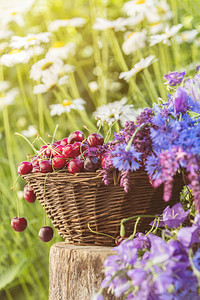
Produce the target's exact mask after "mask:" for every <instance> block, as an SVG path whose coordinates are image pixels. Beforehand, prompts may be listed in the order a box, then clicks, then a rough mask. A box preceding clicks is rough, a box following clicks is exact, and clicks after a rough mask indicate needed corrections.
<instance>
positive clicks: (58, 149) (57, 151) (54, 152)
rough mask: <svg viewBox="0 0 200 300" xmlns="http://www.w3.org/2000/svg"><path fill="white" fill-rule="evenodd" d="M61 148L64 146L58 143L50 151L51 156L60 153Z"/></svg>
mask: <svg viewBox="0 0 200 300" xmlns="http://www.w3.org/2000/svg"><path fill="white" fill-rule="evenodd" d="M63 148H64V146H62V145H58V146H57V147H55V148H54V149H53V152H52V154H53V156H57V155H60V154H62V151H63Z"/></svg>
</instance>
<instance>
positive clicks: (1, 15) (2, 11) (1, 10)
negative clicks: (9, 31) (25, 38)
mask: <svg viewBox="0 0 200 300" xmlns="http://www.w3.org/2000/svg"><path fill="white" fill-rule="evenodd" d="M34 2H35V0H29V1H26V0H16V1H12V4H11V3H10V1H7V2H6V1H2V2H1V3H0V19H1V23H2V24H3V25H8V24H10V23H11V22H15V23H16V24H17V25H18V26H24V18H23V14H25V13H27V12H28V11H29V10H30V9H31V7H32V5H33V3H34Z"/></svg>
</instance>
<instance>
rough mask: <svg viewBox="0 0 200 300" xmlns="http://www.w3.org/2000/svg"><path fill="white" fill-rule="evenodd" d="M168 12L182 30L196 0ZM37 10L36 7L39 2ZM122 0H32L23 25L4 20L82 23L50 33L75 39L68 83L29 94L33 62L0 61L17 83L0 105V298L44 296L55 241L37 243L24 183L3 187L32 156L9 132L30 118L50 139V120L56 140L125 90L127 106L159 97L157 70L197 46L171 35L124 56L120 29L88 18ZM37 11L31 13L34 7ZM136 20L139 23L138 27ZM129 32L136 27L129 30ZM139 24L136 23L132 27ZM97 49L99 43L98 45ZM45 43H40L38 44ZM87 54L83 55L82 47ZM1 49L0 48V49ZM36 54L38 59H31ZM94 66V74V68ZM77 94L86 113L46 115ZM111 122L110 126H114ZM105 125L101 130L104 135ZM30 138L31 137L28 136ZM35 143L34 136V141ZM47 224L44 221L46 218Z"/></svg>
mask: <svg viewBox="0 0 200 300" xmlns="http://www.w3.org/2000/svg"><path fill="white" fill-rule="evenodd" d="M168 3H169V4H170V5H171V7H172V9H173V11H174V15H173V20H172V21H170V23H171V25H173V24H177V23H178V22H182V23H183V24H184V25H185V28H184V29H185V30H186V29H193V28H198V26H199V25H198V23H199V12H200V4H199V1H198V0H194V1H192V0H190V1H189V0H185V1H181V0H171V1H168ZM43 4H44V5H45V9H44V10H43V11H42V10H41V9H42V5H43ZM123 4H124V1H122V0H108V1H107V4H106V1H100V0H98V1H94V0H90V1H84V0H74V1H66V0H56V1H53V0H51V1H39V0H38V1H37V2H36V3H35V5H34V8H33V9H32V10H31V11H30V12H29V13H28V14H27V16H26V17H25V24H26V26H25V27H24V28H21V27H19V26H16V25H15V24H14V23H12V24H11V25H10V26H11V28H12V29H13V30H14V34H15V35H22V36H23V35H26V34H27V33H29V32H34V31H37V32H40V31H46V30H47V25H48V22H49V20H54V19H62V18H69V19H70V18H73V17H77V16H79V17H83V18H86V20H87V23H86V25H85V26H84V27H83V28H79V29H75V28H72V27H71V28H70V27H68V28H61V29H60V30H59V31H58V32H57V33H55V35H54V36H53V37H52V39H51V43H53V42H54V41H56V40H63V41H64V42H70V41H74V42H75V43H76V45H77V51H76V55H75V56H74V57H73V56H70V57H69V59H68V60H67V63H68V64H72V65H74V66H75V68H76V71H75V72H74V73H71V74H70V75H69V84H68V85H66V86H63V87H60V88H57V89H56V90H54V91H50V92H49V93H46V94H44V95H38V96H37V95H34V94H33V93H32V89H33V85H34V82H33V81H32V80H30V79H29V70H30V67H31V64H32V63H33V61H31V62H29V63H28V64H26V65H20V66H19V67H18V68H15V67H13V68H6V67H0V80H3V79H5V80H8V81H9V82H10V83H11V86H12V87H19V89H20V95H19V96H18V97H17V98H16V100H15V102H14V104H13V105H11V106H8V107H4V109H3V110H2V111H0V133H1V134H2V139H1V140H0V174H1V182H0V199H1V200H0V201H1V202H0V203H1V207H0V208H1V222H0V231H1V235H0V236H1V237H0V239H1V255H0V274H1V276H0V298H1V299H8V300H10V299H13V300H14V299H15V300H18V299H19V300H24V299H26V300H29V299H30V300H35V299H40V300H43V299H44V300H46V299H48V255H49V249H50V246H51V245H52V244H53V243H56V242H58V241H62V238H61V237H59V236H58V235H57V232H56V230H55V237H54V238H53V240H52V241H51V242H50V243H48V244H45V243H42V242H41V241H40V240H39V238H38V231H39V229H40V227H42V226H43V225H44V217H45V212H44V210H43V209H42V207H41V205H40V204H39V202H38V201H36V203H34V204H28V203H26V201H25V200H24V199H23V197H22V198H20V197H17V196H16V195H17V192H19V191H22V190H23V187H24V185H25V182H23V180H21V179H19V180H18V181H17V184H16V186H15V191H13V190H11V187H12V186H13V184H14V181H15V180H16V178H17V166H18V164H19V163H20V162H21V161H23V160H26V155H27V154H28V153H30V154H31V155H32V154H33V150H32V149H31V147H30V146H29V145H28V144H27V143H26V142H25V141H24V140H23V139H22V138H21V137H19V136H17V135H15V132H21V131H22V130H24V129H27V127H28V125H31V124H34V125H35V126H36V128H37V129H38V132H39V133H40V135H41V137H42V138H43V139H44V140H45V141H47V142H50V141H51V138H48V137H47V136H46V133H48V134H49V135H52V134H53V132H54V129H55V127H56V124H58V131H57V134H56V138H57V139H60V138H63V137H65V136H67V135H68V134H69V132H71V131H74V130H77V129H79V130H83V131H84V132H85V133H87V131H86V130H85V129H84V128H83V125H87V127H88V128H89V129H90V130H91V131H97V128H96V124H95V120H94V118H93V117H92V112H93V111H94V110H95V109H96V107H97V106H99V105H103V104H106V103H110V102H112V101H116V100H120V99H121V98H122V97H124V96H126V97H127V98H128V102H129V104H134V106H135V107H136V108H137V107H145V106H151V105H152V103H153V102H154V101H157V98H158V97H162V98H163V99H164V100H166V99H167V93H166V90H165V87H164V85H163V75H164V74H165V73H167V72H168V71H173V70H179V69H181V68H185V67H186V66H187V65H189V64H190V63H192V62H198V61H199V57H200V56H199V48H198V47H197V46H196V45H195V43H192V44H186V43H185V44H184V45H181V46H180V45H178V44H176V42H173V41H172V44H171V45H170V46H168V45H163V44H158V45H155V46H154V47H152V48H150V47H148V46H147V47H146V48H144V49H142V50H141V51H138V52H136V53H134V55H132V54H131V55H125V54H124V53H123V51H122V43H123V39H124V37H123V35H124V33H123V32H121V31H118V32H116V31H114V30H112V29H108V30H106V31H96V30H94V29H93V28H92V25H93V23H94V22H95V19H96V17H104V18H107V19H109V20H114V19H116V18H118V17H125V15H124V14H123V13H122V6H123ZM36 9H37V14H36V13H35V11H36ZM140 26H141V25H140ZM135 30H137V28H135ZM138 30H140V28H138ZM100 42H101V44H102V45H103V47H99V43H100ZM45 47H46V48H48V46H45ZM89 52H91V55H89V54H88V53H89ZM0 54H2V53H0ZM150 54H153V55H155V56H156V57H157V58H158V61H157V62H155V63H154V64H153V65H152V66H150V67H149V68H148V69H145V70H144V71H142V72H140V73H139V74H137V76H135V77H132V78H131V79H130V81H129V83H127V82H125V81H124V80H119V74H120V73H121V72H123V71H128V70H130V69H131V68H132V66H133V65H134V64H135V63H136V62H138V61H139V59H140V58H141V57H146V56H148V55H150ZM41 57H42V56H41ZM38 59H39V58H38ZM95 68H98V70H100V72H99V74H98V75H95V74H94V69H95ZM91 81H96V82H97V83H98V86H99V89H98V91H96V92H92V91H91V90H90V89H89V87H88V83H89V82H91ZM108 81H109V82H117V83H120V84H121V88H120V89H119V90H115V91H112V90H110V89H109V87H110V86H109V85H108V86H106V84H105V83H106V82H108ZM78 97H82V98H83V99H85V100H86V102H87V105H86V111H84V112H76V111H73V112H70V113H69V114H63V115H61V116H55V117H51V116H50V110H49V105H50V104H55V103H60V102H61V101H62V100H63V99H64V98H67V99H74V98H78ZM117 128H119V125H117V126H115V127H114V130H117ZM107 130H108V127H105V128H104V129H102V131H101V132H102V133H103V134H105V135H106V132H107ZM30 140H31V141H33V140H34V138H30ZM41 144H42V143H39V142H37V143H36V144H35V146H36V147H38V148H39V147H40V146H41ZM18 211H19V214H20V216H24V217H26V218H27V220H28V227H27V229H26V230H25V231H24V232H23V233H16V232H14V231H13V229H12V228H11V226H10V222H11V219H12V218H13V217H14V216H17V214H18ZM48 224H51V223H50V220H49V221H48Z"/></svg>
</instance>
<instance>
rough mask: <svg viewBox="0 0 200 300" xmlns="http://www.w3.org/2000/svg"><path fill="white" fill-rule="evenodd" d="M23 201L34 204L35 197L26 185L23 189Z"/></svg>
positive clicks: (30, 188) (31, 189)
mask: <svg viewBox="0 0 200 300" xmlns="http://www.w3.org/2000/svg"><path fill="white" fill-rule="evenodd" d="M24 199H25V200H26V201H27V202H29V203H33V202H35V199H36V195H35V193H34V190H33V188H32V187H31V186H29V185H28V184H27V185H25V187H24Z"/></svg>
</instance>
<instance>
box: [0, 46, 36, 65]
mask: <svg viewBox="0 0 200 300" xmlns="http://www.w3.org/2000/svg"><path fill="white" fill-rule="evenodd" d="M29 59H30V54H29V53H28V52H27V51H25V50H19V49H13V50H12V51H10V52H9V53H7V54H4V55H2V56H1V58H0V64H1V65H3V66H6V67H14V66H15V65H17V64H26V63H27V62H28V61H29Z"/></svg>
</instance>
